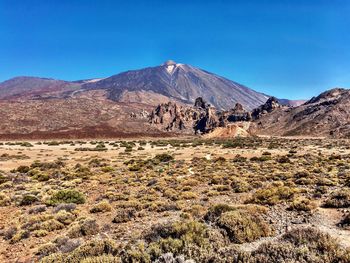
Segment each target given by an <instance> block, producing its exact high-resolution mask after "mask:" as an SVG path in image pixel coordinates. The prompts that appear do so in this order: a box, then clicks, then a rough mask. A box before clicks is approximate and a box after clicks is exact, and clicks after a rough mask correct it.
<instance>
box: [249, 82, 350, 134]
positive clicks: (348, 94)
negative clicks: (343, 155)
mask: <svg viewBox="0 0 350 263" xmlns="http://www.w3.org/2000/svg"><path fill="white" fill-rule="evenodd" d="M255 126H256V129H257V132H258V133H259V134H265V135H271V134H273V135H281V136H295V135H298V136H303V135H305V136H325V137H347V138H348V137H350V90H348V89H341V88H335V89H332V90H329V91H326V92H324V93H322V94H320V95H319V96H317V97H314V98H312V99H311V100H309V101H307V102H306V103H305V104H303V105H300V106H298V107H294V108H288V109H286V108H280V109H276V110H275V111H273V112H271V113H269V114H266V115H264V116H262V117H261V118H260V119H259V120H258V121H257V122H256V125H255Z"/></svg>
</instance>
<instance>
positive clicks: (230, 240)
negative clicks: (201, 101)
mask: <svg viewBox="0 0 350 263" xmlns="http://www.w3.org/2000/svg"><path fill="white" fill-rule="evenodd" d="M349 162H350V142H349V141H346V140H343V141H340V140H338V141H335V140H320V139H290V138H288V139H282V138H260V139H259V138H248V139H235V140H225V141H218V140H203V141H202V140H198V139H183V140H181V139H173V140H154V139H153V140H128V141H112V140H108V141H98V142H97V141H84V142H82V141H80V142H77V141H67V142H52V141H50V142H38V141H31V142H26V143H21V142H3V143H2V145H0V170H1V171H2V172H1V174H0V176H1V178H0V179H1V180H0V190H1V193H0V194H1V196H0V231H1V232H0V233H1V237H0V238H1V244H2V245H1V247H0V254H1V256H0V261H1V262H37V261H38V260H39V259H41V260H42V262H65V261H64V260H63V259H62V257H61V256H62V255H65V256H64V257H65V258H69V257H71V258H70V260H73V261H74V260H78V261H75V262H80V261H81V260H91V261H86V262H100V261H98V259H96V257H102V255H103V256H105V255H104V254H108V255H109V256H110V257H112V256H113V260H117V258H118V260H122V262H150V261H154V260H155V259H157V258H159V257H161V255H162V254H164V253H167V252H172V253H173V254H174V256H176V255H182V256H184V257H185V259H195V260H196V261H198V260H203V262H207V260H208V258H209V257H213V256H212V255H207V254H205V255H204V254H203V253H202V252H201V251H202V250H198V251H197V250H196V251H197V252H196V253H194V254H193V251H192V250H191V249H193V248H192V245H193V244H192V243H191V242H193V243H194V244H195V245H194V246H195V247H196V246H199V247H200V248H201V249H205V250H207V251H209V252H212V253H213V254H215V253H216V254H218V253H219V254H220V253H224V252H222V251H221V250H220V249H221V248H223V247H226V248H227V249H228V250H230V251H231V250H232V249H233V246H234V251H231V252H230V253H231V254H230V256H233V255H241V254H242V253H243V254H244V253H245V254H244V257H246V256H247V258H248V259H247V260H246V262H264V261H263V260H262V259H261V261H259V255H260V254H263V252H262V251H263V248H264V246H266V244H269V242H270V243H271V244H272V245H273V244H275V243H281V242H282V243H283V242H287V241H286V240H287V239H286V237H285V235H286V233H289V232H288V231H293V230H294V229H302V228H303V227H312V228H316V229H319V230H321V231H322V233H325V234H329V235H330V237H329V238H335V239H336V240H334V244H333V243H332V246H334V247H336V249H339V250H340V251H345V250H346V248H348V247H349V244H350V231H349V225H348V224H350V223H349V222H348V221H346V220H349V219H347V217H349V208H350V194H349V186H350V165H349ZM69 191H70V192H69ZM72 191H73V192H74V193H72ZM339 192H341V194H338V195H336V194H337V193H339ZM57 193H60V194H61V195H60V194H57ZM69 206H71V207H69ZM221 206H224V207H225V208H224V210H223V211H221V210H220V209H222V208H220V209H219V208H218V207H221ZM218 209H219V210H220V211H221V212H220V213H219V212H215V213H214V212H213V211H219V210H218ZM234 212H237V213H239V217H240V218H246V219H247V221H244V222H240V221H237V222H236V221H235V220H237V218H236V217H235V215H234ZM178 222H181V224H195V226H196V227H194V229H196V230H193V231H199V230H198V229H197V228H198V227H199V226H200V227H203V228H206V230H205V231H208V233H210V234H208V235H209V236H208V237H207V236H206V235H207V234H205V235H204V234H203V240H202V239H201V240H200V241H198V240H196V239H193V237H192V233H189V234H188V233H187V232H186V235H185V237H183V236H182V235H180V236H179V235H173V236H171V237H169V236H166V234H164V233H162V234H159V233H158V232H157V231H156V230H155V229H156V228H157V227H159V226H164V225H169V224H172V223H173V224H177V223H178ZM252 222H254V223H252ZM196 224H198V226H197V225H196ZM239 224H243V225H244V227H243V229H248V230H249V231H248V232H244V231H243V232H244V233H240V232H239V231H241V230H239V229H237V228H236V227H237V225H239ZM181 226H182V225H181ZM178 227H179V226H178ZM200 227H199V228H200ZM250 227H251V228H252V229H250ZM180 228H181V227H180ZM181 229H182V228H181ZM186 229H187V228H186ZM190 229H192V228H190ZM173 231H175V230H173ZM186 231H189V230H188V229H187V230H186ZM305 231H306V230H305ZM310 231H311V230H310ZM165 232H166V231H165ZM157 233H158V234H157ZM195 233H196V234H195V235H199V234H198V233H197V232H195ZM205 233H207V232H205ZM213 233H214V234H213ZM200 234H201V233H200ZM154 235H156V236H157V235H158V238H156V239H155V238H154V237H152V238H150V236H154ZM212 235H215V238H214V237H212ZM209 237H210V238H209ZM159 238H161V239H160V240H159ZM169 238H171V240H175V241H176V240H177V239H178V240H179V241H178V242H180V241H181V242H183V243H181V242H180V243H181V244H182V245H181V246H180V247H178V246H179V245H176V249H175V248H174V247H173V246H175V245H174V244H173V243H166V244H167V245H164V242H170V241H169ZM207 238H209V239H210V240H211V238H214V241H213V240H211V241H210V242H208V244H207V243H206V242H207ZM322 238H326V239H327V240H328V237H323V236H322V237H320V239H322ZM281 239H282V241H281ZM96 240H97V241H96ZM107 240H113V242H115V244H116V245H115V246H116V251H117V252H115V251H114V250H113V251H114V252H113V253H112V252H111V251H109V250H108V251H105V250H103V249H102V252H101V251H100V252H98V253H97V252H96V253H95V252H94V253H92V252H90V251H89V252H86V251H85V252H84V253H81V252H79V251H81V250H82V247H84V245H85V244H89V242H102V241H103V242H107ZM184 240H185V241H184ZM189 240H191V241H189ZM140 242H142V244H143V245H140ZM157 242H158V243H157ZM188 242H190V243H191V244H192V245H191V246H189V245H188ZM198 242H200V244H198ZM288 242H289V241H288ZM329 242H333V239H332V241H329ZM202 243H203V244H202ZM206 245H208V246H209V247H208V248H205V246H206ZM272 245H271V246H272ZM289 245H290V244H289V243H288V246H289ZM141 246H143V247H142V248H141ZM154 246H157V249H156V252H155V251H154V249H153V247H154ZM273 246H275V245H273ZM290 246H292V247H291V248H290V249H291V251H292V250H293V249H296V250H298V249H300V247H297V245H296V243H295V244H294V243H293V245H290ZM293 246H295V248H294V247H293ZM190 247H191V249H190ZM218 247H221V248H220V249H219V248H218ZM151 248H152V249H151ZM79 249H80V250H79ZM218 249H219V250H218ZM274 249H275V247H274ZM276 249H277V248H276ZM305 249H306V248H305ZM307 249H308V252H307V253H309V254H310V255H311V256H314V255H316V254H320V252H319V251H318V250H317V249H315V248H314V247H312V248H311V247H310V248H309V247H307ZM77 251H78V252H77ZM225 251H226V250H225ZM271 251H274V250H273V249H272V248H271ZM276 251H277V250H276ZM325 251H326V252H325ZM209 252H208V253H209ZM79 253H80V254H79ZM225 253H228V252H225ZM259 253H260V254H259ZM322 253H325V255H324V257H323V259H325V258H327V259H329V260H330V259H334V260H335V259H337V258H336V256H334V255H332V256H333V257H331V256H330V255H328V254H327V253H328V252H327V250H324V251H323V252H322ZM339 253H340V252H339ZM339 253H338V254H339ZM342 253H343V252H342ZM344 253H345V252H344ZM248 254H249V255H248ZM282 254H283V253H282ZM291 254H292V253H291ZM338 254H337V256H339V255H338ZM191 255H192V256H191ZM298 255H299V254H298ZM260 256H261V255H260ZM264 256H266V255H264ZM279 256H280V255H279ZM321 256H322V255H321ZM347 256H348V255H342V256H339V257H342V258H341V259H342V260H343V259H344V258H346V257H347ZM90 257H91V259H89V258H90ZM93 257H94V259H92V258H93ZM106 257H107V256H106ZM266 257H268V256H266ZM315 257H316V256H315ZM221 258H229V256H228V254H224V256H221ZM311 258H312V257H311ZM141 259H142V260H141ZM268 259H269V258H267V260H268ZM293 259H295V258H293ZM298 259H299V258H298ZM338 259H339V258H338ZM94 260H95V261H94ZM108 260H110V261H106V262H118V261H112V259H108ZM213 260H214V261H212V262H219V261H218V260H215V259H213ZM249 260H250V261H249ZM254 260H256V261H254ZM270 260H272V256H271V255H270ZM299 260H300V259H299ZM73 261H71V262H73ZM84 262H85V261H84ZM103 262H104V261H103ZM160 262H163V261H160ZM208 262H209V261H208ZM222 262H226V261H222ZM227 262H228V261H227ZM231 262H235V261H234V260H233V261H231ZM270 262H274V261H273V260H272V261H270ZM275 262H277V261H275ZM305 262H312V261H305ZM324 262H332V261H327V260H326V261H324ZM339 262H342V261H339ZM344 262H345V261H344Z"/></svg>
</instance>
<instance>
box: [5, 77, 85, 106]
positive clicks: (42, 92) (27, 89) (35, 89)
mask: <svg viewBox="0 0 350 263" xmlns="http://www.w3.org/2000/svg"><path fill="white" fill-rule="evenodd" d="M79 86H80V85H76V84H73V83H71V82H67V81H63V80H56V79H49V78H38V77H16V78H12V79H9V80H7V81H4V82H2V83H0V99H2V100H6V99H17V98H22V99H25V98H40V97H42V96H46V97H47V96H49V95H50V94H51V95H54V94H56V95H62V94H64V93H65V92H69V91H71V90H72V89H73V88H74V87H79Z"/></svg>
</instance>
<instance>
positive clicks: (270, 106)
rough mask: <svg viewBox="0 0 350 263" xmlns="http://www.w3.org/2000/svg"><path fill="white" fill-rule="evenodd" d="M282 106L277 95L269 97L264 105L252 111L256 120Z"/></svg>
mask: <svg viewBox="0 0 350 263" xmlns="http://www.w3.org/2000/svg"><path fill="white" fill-rule="evenodd" d="M278 108H282V105H281V104H280V103H279V102H278V99H277V98H275V97H271V98H269V99H268V100H267V101H266V102H265V103H264V104H263V105H261V106H259V107H258V108H256V109H254V110H253V111H252V118H253V119H254V120H257V119H260V118H261V117H262V116H263V115H265V114H267V113H270V112H272V111H274V110H275V109H278Z"/></svg>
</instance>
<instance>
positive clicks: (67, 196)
mask: <svg viewBox="0 0 350 263" xmlns="http://www.w3.org/2000/svg"><path fill="white" fill-rule="evenodd" d="M46 203H47V204H48V205H57V204H61V203H74V204H84V203H85V197H84V195H83V194H82V193H80V192H79V191H77V190H70V189H67V190H59V191H58V192H56V193H54V194H53V195H52V196H51V198H50V199H49V200H47V202H46Z"/></svg>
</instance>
